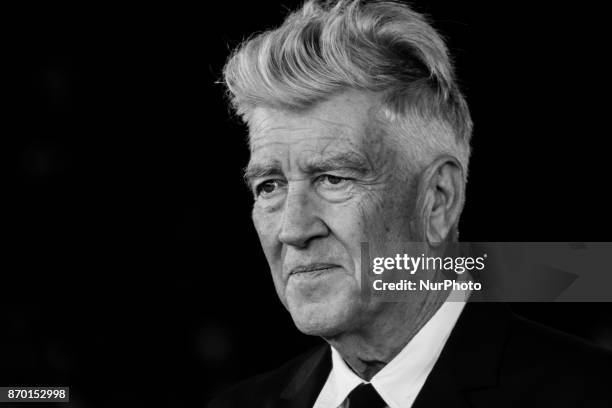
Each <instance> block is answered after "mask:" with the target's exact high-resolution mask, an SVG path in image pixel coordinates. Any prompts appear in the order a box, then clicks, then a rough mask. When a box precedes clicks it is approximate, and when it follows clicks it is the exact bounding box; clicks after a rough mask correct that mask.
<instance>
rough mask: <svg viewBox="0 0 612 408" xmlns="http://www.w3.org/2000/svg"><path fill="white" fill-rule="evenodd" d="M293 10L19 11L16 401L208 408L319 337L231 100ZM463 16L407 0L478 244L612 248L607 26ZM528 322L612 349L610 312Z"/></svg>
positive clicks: (9, 345)
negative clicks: (431, 49) (55, 388)
mask: <svg viewBox="0 0 612 408" xmlns="http://www.w3.org/2000/svg"><path fill="white" fill-rule="evenodd" d="M296 3H297V2H293V1H284V2H283V3H282V5H279V4H275V3H274V2H269V3H263V2H245V3H244V4H238V3H236V2H215V3H210V4H209V3H207V4H206V6H202V5H200V6H198V7H194V6H193V5H190V6H188V5H186V4H185V5H179V4H176V3H172V4H170V3H166V4H163V5H160V6H152V5H151V4H149V5H146V6H144V5H143V6H142V7H136V6H132V7H126V6H125V5H122V6H110V5H108V4H100V5H98V6H87V7H83V6H82V5H81V6H76V7H75V6H70V7H68V6H65V7H64V6H59V5H57V4H54V5H53V6H52V7H49V8H48V9H43V8H37V7H34V6H33V5H31V6H29V7H24V8H23V9H20V10H6V11H5V12H4V13H3V14H4V19H6V20H7V21H6V22H7V24H5V25H4V27H6V31H7V32H6V35H5V36H4V38H5V40H6V41H5V43H6V48H5V49H4V51H3V58H2V59H3V61H4V62H3V69H6V73H5V75H3V82H4V86H3V87H2V89H3V96H4V98H5V99H6V105H5V108H4V109H3V111H4V112H3V113H4V115H3V116H4V117H5V118H4V119H3V122H4V125H5V126H3V128H5V130H4V131H3V132H2V136H1V138H0V140H1V144H2V148H1V149H0V151H1V155H2V159H3V160H2V163H3V164H4V165H6V171H5V174H6V178H5V180H4V182H3V188H2V196H1V197H2V203H3V204H4V205H3V207H4V209H3V210H2V217H1V221H0V222H1V224H0V228H1V231H2V235H3V236H4V238H5V239H4V240H3V241H4V244H3V246H2V248H3V249H2V251H0V256H2V263H1V265H2V268H1V276H2V284H1V285H2V286H1V288H2V299H3V302H2V307H1V308H0V327H1V329H0V330H1V331H0V380H1V381H0V385H6V386H9V385H68V386H70V387H71V391H72V397H73V398H72V399H73V402H72V403H71V406H73V407H123V406H126V407H140V406H142V407H144V406H147V407H149V406H197V405H199V406H202V404H203V403H204V402H205V401H206V400H207V399H208V398H209V397H210V396H211V395H212V394H214V393H215V392H217V391H218V390H219V389H221V388H223V387H225V386H227V385H228V384H231V383H232V382H235V381H236V380H239V379H242V378H246V377H249V376H251V375H254V374H256V373H259V372H262V371H265V370H267V369H271V368H273V367H275V366H278V365H279V364H280V363H281V362H283V361H285V360H286V359H287V358H288V357H290V356H293V355H295V354H297V353H298V352H299V351H301V350H303V349H305V348H307V347H309V346H310V345H312V344H315V343H317V342H318V341H319V340H318V339H315V338H309V337H306V336H303V335H301V334H300V333H299V332H297V330H296V329H295V328H294V327H293V324H292V322H291V319H290V317H289V315H288V314H287V313H286V312H285V311H284V310H283V308H282V306H281V304H280V302H279V301H278V300H277V299H276V294H275V292H274V289H273V286H272V281H271V278H270V277H269V272H268V270H267V266H266V263H265V260H264V258H263V254H262V253H261V252H260V248H259V243H258V241H257V238H256V235H255V232H254V230H253V228H252V225H251V221H250V214H249V212H250V206H251V197H250V194H249V192H248V191H247V189H246V188H245V187H244V186H243V184H242V178H241V172H242V168H243V167H244V165H246V162H247V159H248V151H247V148H246V145H245V143H244V142H245V137H246V132H245V130H244V128H243V127H242V126H241V125H240V124H239V123H237V121H236V120H235V119H234V118H232V117H231V115H230V113H229V111H228V108H227V107H226V104H225V102H224V98H223V93H224V91H223V88H222V86H220V85H219V84H217V83H216V81H218V80H219V79H220V74H221V69H222V66H223V64H224V61H225V59H226V57H227V55H228V52H229V50H230V49H231V48H233V47H234V46H235V45H237V44H238V43H239V42H240V40H242V39H244V38H245V37H247V36H248V35H250V34H251V33H253V32H256V31H262V30H264V29H266V28H269V27H271V26H273V25H277V24H280V22H281V21H282V19H283V17H284V16H285V15H286V13H287V10H288V8H294V5H295V4H296ZM455 3H459V2H452V3H451V2H442V1H427V2H425V1H421V2H413V4H415V7H416V8H417V10H419V11H422V12H426V13H428V14H430V15H431V16H432V17H433V20H434V23H435V24H434V25H435V26H436V27H437V28H438V29H440V30H441V32H442V33H443V34H445V35H446V37H447V38H448V42H449V46H450V49H451V50H452V52H453V55H454V57H455V60H456V65H457V72H458V76H459V78H460V79H461V83H462V87H463V89H464V91H465V93H466V95H467V98H468V102H469V103H470V107H471V110H472V115H473V119H474V122H475V124H476V127H475V133H474V139H473V159H472V163H471V173H470V180H469V185H468V201H467V205H466V208H465V212H464V215H463V218H462V222H461V228H460V229H461V235H462V240H464V241H610V237H609V231H610V226H611V222H610V219H609V211H608V206H609V205H608V201H607V200H606V198H605V194H606V190H607V189H608V186H607V184H608V183H607V182H608V179H609V174H610V166H609V160H608V156H609V155H608V154H607V150H606V148H605V141H606V139H608V138H609V131H608V127H609V114H608V108H609V96H608V91H607V90H604V83H605V78H606V77H605V72H608V71H609V70H607V68H606V67H604V66H603V58H602V56H601V55H602V50H603V49H607V48H605V47H607V44H605V43H604V39H605V38H607V34H608V31H607V25H606V24H605V23H604V22H602V21H600V20H598V18H599V17H598V16H600V15H604V13H603V9H599V10H598V9H595V8H593V7H592V6H590V5H587V4H581V5H580V7H579V8H578V9H566V8H563V7H560V5H559V3H553V2H550V3H548V4H545V3H538V5H534V4H533V3H531V2H487V3H485V2H483V3H482V4H474V3H471V4H465V3H464V2H461V4H455ZM602 267H608V266H607V265H605V266H602ZM513 307H514V308H515V310H516V311H517V312H519V313H521V314H523V315H525V316H528V317H530V318H532V319H535V320H538V321H541V322H543V323H546V324H549V325H552V326H554V327H557V328H560V329H562V330H565V331H568V332H571V333H574V334H577V335H580V336H583V337H585V338H588V339H590V340H592V341H594V342H597V343H599V344H601V345H602V346H605V347H609V348H612V322H611V318H610V316H611V315H612V313H611V312H612V308H611V307H610V304H522V305H513ZM20 406H25V405H20ZM37 406H41V405H37Z"/></svg>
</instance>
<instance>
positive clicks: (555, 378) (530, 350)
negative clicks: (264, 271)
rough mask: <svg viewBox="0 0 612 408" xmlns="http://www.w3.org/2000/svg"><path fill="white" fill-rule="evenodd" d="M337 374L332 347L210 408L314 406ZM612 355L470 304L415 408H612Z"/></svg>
mask: <svg viewBox="0 0 612 408" xmlns="http://www.w3.org/2000/svg"><path fill="white" fill-rule="evenodd" d="M330 369H331V352H330V349H329V346H328V345H323V346H321V347H319V348H317V349H314V350H312V351H310V352H308V353H306V354H304V355H302V356H300V357H298V358H296V359H294V360H292V361H290V362H289V363H287V364H286V365H284V366H283V367H281V368H279V369H277V370H275V371H272V372H269V373H266V374H263V375H261V376H258V377H255V378H253V379H251V380H247V381H244V382H242V383H240V384H238V385H236V386H235V387H233V388H231V389H230V390H228V391H227V392H225V393H223V394H221V395H220V396H218V397H217V398H216V399H215V400H213V401H212V402H211V403H210V405H209V408H227V407H241V408H247V407H258V408H259V407H261V408H263V407H265V408H307V407H312V406H313V404H314V402H315V401H316V399H317V396H318V395H319V392H320V391H321V389H322V387H323V384H324V383H325V381H326V380H327V376H328V374H329V372H330ZM611 372H612V353H610V352H608V351H604V350H602V349H600V348H597V347H594V346H592V345H590V344H588V343H586V342H584V341H582V340H580V339H578V338H575V337H573V336H570V335H567V334H565V333H561V332H558V331H555V330H553V329H550V328H547V327H544V326H541V325H538V324H536V323H534V322H531V321H528V320H526V319H523V318H520V317H517V316H515V315H514V314H512V313H511V312H510V310H509V309H508V307H507V306H506V305H503V304H496V303H468V304H467V305H466V306H465V309H464V311H463V313H462V314H461V316H460V317H459V320H458V321H457V324H456V325H455V328H454V329H453V331H452V333H451V335H450V337H449V339H448V341H447V343H446V345H445V347H444V349H443V350H442V353H441V355H440V357H439V359H438V361H437V362H436V364H435V366H434V368H433V369H432V371H431V373H430V375H429V377H427V380H426V382H425V384H424V386H423V388H422V389H421V392H420V393H419V395H418V397H417V399H416V401H415V403H414V404H413V408H423V407H444V408H457V407H495V408H503V407H538V408H543V407H555V408H561V407H608V408H610V407H612V397H611V395H612V374H611Z"/></svg>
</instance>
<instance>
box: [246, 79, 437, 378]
mask: <svg viewBox="0 0 612 408" xmlns="http://www.w3.org/2000/svg"><path fill="white" fill-rule="evenodd" d="M378 104H379V100H378V96H377V95H375V94H368V93H361V92H356V91H353V92H347V93H344V94H340V95H337V96H335V97H333V98H330V99H329V100H327V101H326V102H323V103H321V104H319V105H317V106H315V107H314V108H312V109H310V110H308V111H306V112H299V113H296V112H288V111H283V110H276V109H271V108H266V107H258V108H255V109H254V110H253V112H252V113H251V115H250V116H249V118H248V122H249V129H250V146H251V158H250V162H249V166H248V168H247V172H246V177H247V180H248V182H249V184H250V185H251V187H252V190H253V193H254V195H255V203H254V206H253V214H252V215H253V222H254V225H255V228H256V230H257V233H258V235H259V239H260V241H261V245H262V248H263V250H264V253H265V256H266V258H267V260H268V263H269V266H270V270H271V273H272V277H273V280H274V285H275V287H276V291H277V293H278V296H279V298H280V300H281V301H282V302H283V304H284V305H285V307H286V308H287V309H288V310H289V312H290V313H291V316H292V318H293V320H294V322H295V324H296V326H297V327H298V328H299V329H300V330H301V331H302V332H304V333H306V334H311V335H319V336H323V337H324V338H325V339H326V340H328V341H329V342H330V343H332V345H334V346H335V347H336V348H337V349H338V350H339V351H340V352H341V353H342V354H343V356H344V357H345V359H346V360H347V361H348V362H349V363H350V364H351V366H352V367H353V368H354V369H355V370H356V371H357V372H358V373H359V372H361V373H362V374H363V376H364V377H368V376H371V373H370V374H368V373H367V372H365V371H364V370H365V366H363V364H365V365H366V366H367V365H368V364H372V363H374V364H375V365H376V364H378V366H379V367H378V368H377V369H379V368H380V366H381V364H382V365H384V363H385V362H388V361H389V360H390V359H391V358H392V356H394V355H395V354H396V353H397V352H398V351H399V350H400V349H401V347H403V346H404V345H405V344H406V343H407V341H408V340H409V338H410V336H411V335H412V334H414V332H416V331H418V328H420V326H421V325H422V324H423V323H424V322H425V321H427V319H428V318H429V317H430V316H431V314H432V313H433V311H435V309H434V310H433V311H432V308H431V307H428V305H429V302H430V301H431V299H427V298H423V297H419V295H415V296H414V298H410V299H408V300H407V301H406V302H402V303H383V302H380V301H377V300H376V299H370V300H369V301H366V300H364V299H362V298H361V296H360V285H361V282H360V281H361V273H360V271H361V269H360V267H361V265H360V261H361V243H362V242H367V243H368V244H369V245H370V249H371V253H375V254H377V256H384V255H385V254H386V255H388V256H391V255H392V253H393V250H391V249H390V248H386V247H385V245H386V243H388V242H407V241H415V240H417V239H418V238H422V237H416V236H415V231H414V230H415V228H414V221H415V220H414V219H413V218H414V214H415V213H422V210H421V209H419V210H418V211H416V210H417V209H415V205H416V202H417V197H416V191H417V184H418V177H417V175H415V174H408V173H407V171H406V170H405V169H406V166H402V165H400V163H401V160H402V159H403V156H402V155H400V154H398V152H396V151H395V150H394V149H393V148H391V146H390V144H389V143H387V142H386V140H385V138H386V136H384V135H383V134H382V132H380V131H377V129H378V128H379V127H378V126H377V124H376V121H375V119H374V109H375V107H376V106H378ZM404 160H405V159H404ZM421 201H422V200H421ZM398 327H399V329H398ZM398 330H399V331H400V332H401V331H402V330H404V331H406V333H405V334H402V333H399V334H398V333H397V332H398ZM410 333H412V334H410ZM377 369H375V370H374V372H375V371H377Z"/></svg>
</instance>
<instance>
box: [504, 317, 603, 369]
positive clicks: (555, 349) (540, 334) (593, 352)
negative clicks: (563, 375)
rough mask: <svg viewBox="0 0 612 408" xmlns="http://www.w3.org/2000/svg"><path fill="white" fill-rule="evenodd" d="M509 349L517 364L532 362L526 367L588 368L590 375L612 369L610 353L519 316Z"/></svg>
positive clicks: (512, 331) (508, 351) (508, 345)
mask: <svg viewBox="0 0 612 408" xmlns="http://www.w3.org/2000/svg"><path fill="white" fill-rule="evenodd" d="M506 350H507V354H508V356H509V357H512V359H513V361H515V362H522V361H523V362H524V361H526V360H527V361H529V362H530V364H524V365H523V366H525V367H530V368H531V369H537V368H544V367H554V368H555V369H558V370H562V371H564V370H574V371H576V370H587V369H588V372H589V373H593V372H599V373H600V374H602V375H605V374H608V375H609V372H610V368H611V367H612V352H611V351H609V350H606V349H603V348H601V347H598V346H596V345H594V344H592V343H590V342H588V341H586V340H584V339H582V338H579V337H576V336H573V335H570V334H567V333H564V332H562V331H559V330H555V329H553V328H550V327H547V326H544V325H541V324H539V323H536V322H533V321H531V320H528V319H525V318H523V317H520V316H516V315H515V316H513V319H512V321H511V325H510V332H509V336H508V343H507V348H506ZM602 369H603V371H602V372H600V371H598V370H602Z"/></svg>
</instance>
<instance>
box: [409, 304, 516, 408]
mask: <svg viewBox="0 0 612 408" xmlns="http://www.w3.org/2000/svg"><path fill="white" fill-rule="evenodd" d="M509 321H510V311H509V310H508V308H507V306H505V305H503V304H496V303H474V302H471V303H468V304H467V305H466V306H465V309H464V310H463V313H462V314H461V316H460V317H459V320H458V321H457V324H456V325H455V328H454V329H453V331H452V332H451V335H450V337H449V339H448V341H447V343H446V345H445V347H444V349H443V350H442V353H441V354H440V358H439V359H438V361H437V362H436V364H435V365H434V368H433V369H432V371H431V373H430V374H429V376H428V378H427V381H426V382H425V384H424V385H423V388H422V389H421V392H420V393H419V395H418V397H417V399H416V401H415V403H414V404H413V408H425V407H439V406H444V407H445V408H450V407H457V408H458V407H488V406H495V407H503V406H504V400H503V398H500V396H499V387H498V386H499V370H500V364H501V357H502V352H503V349H504V346H505V341H506V339H507V337H508V330H509Z"/></svg>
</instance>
